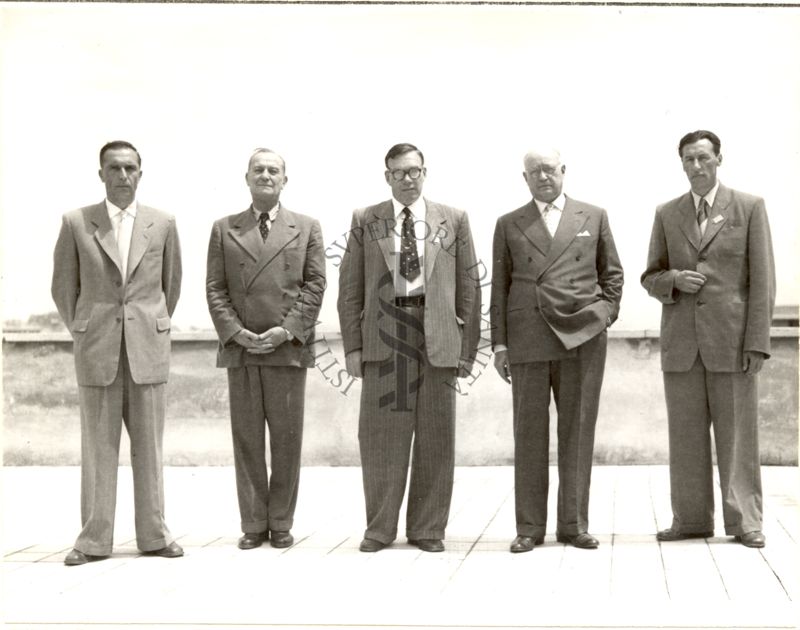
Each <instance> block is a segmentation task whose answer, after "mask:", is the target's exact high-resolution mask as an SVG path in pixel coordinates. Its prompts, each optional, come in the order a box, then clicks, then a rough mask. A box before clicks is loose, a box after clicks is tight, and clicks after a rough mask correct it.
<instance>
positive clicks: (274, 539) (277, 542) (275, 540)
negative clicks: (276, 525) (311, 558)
mask: <svg viewBox="0 0 800 630" xmlns="http://www.w3.org/2000/svg"><path fill="white" fill-rule="evenodd" d="M269 544H270V545H272V546H273V547H276V548H277V549H283V548H284V547H291V546H292V545H293V544H294V536H292V534H291V532H276V531H275V530H274V529H271V530H270V531H269Z"/></svg>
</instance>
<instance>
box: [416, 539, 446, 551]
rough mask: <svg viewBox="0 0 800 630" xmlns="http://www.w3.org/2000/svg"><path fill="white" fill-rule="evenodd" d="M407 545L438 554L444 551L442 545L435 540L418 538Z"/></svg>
mask: <svg viewBox="0 0 800 630" xmlns="http://www.w3.org/2000/svg"><path fill="white" fill-rule="evenodd" d="M408 544H409V545H414V546H416V547H419V548H420V549H421V550H422V551H427V552H430V553H438V552H440V551H444V543H443V542H442V541H441V540H438V539H436V538H420V539H419V540H411V539H410V538H409V540H408Z"/></svg>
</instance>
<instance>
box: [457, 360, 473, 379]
mask: <svg viewBox="0 0 800 630" xmlns="http://www.w3.org/2000/svg"><path fill="white" fill-rule="evenodd" d="M470 374H472V361H465V360H464V359H459V360H458V378H467V377H468V376H469V375H470Z"/></svg>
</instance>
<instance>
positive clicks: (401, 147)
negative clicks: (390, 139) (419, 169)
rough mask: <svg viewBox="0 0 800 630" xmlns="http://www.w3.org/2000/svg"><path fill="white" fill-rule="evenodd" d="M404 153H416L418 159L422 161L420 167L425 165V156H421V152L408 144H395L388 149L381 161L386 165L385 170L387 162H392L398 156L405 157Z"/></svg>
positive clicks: (387, 165)
mask: <svg viewBox="0 0 800 630" xmlns="http://www.w3.org/2000/svg"><path fill="white" fill-rule="evenodd" d="M406 153H417V154H418V155H419V159H420V160H422V165H423V166H424V165H425V156H424V155H422V151H420V150H419V149H418V148H417V147H415V146H414V145H413V144H409V143H408V142H401V143H400V144H396V145H394V146H393V147H392V148H391V149H389V152H388V153H387V154H386V157H385V158H384V159H383V163H384V164H386V168H389V160H393V159H394V158H396V157H397V156H398V155H405V154H406Z"/></svg>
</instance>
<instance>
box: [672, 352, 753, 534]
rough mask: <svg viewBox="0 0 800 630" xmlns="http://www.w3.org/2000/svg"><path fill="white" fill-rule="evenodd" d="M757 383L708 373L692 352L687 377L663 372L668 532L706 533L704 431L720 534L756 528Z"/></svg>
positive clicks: (710, 499) (710, 509)
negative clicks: (718, 508)
mask: <svg viewBox="0 0 800 630" xmlns="http://www.w3.org/2000/svg"><path fill="white" fill-rule="evenodd" d="M757 379H758V377H757V376H756V375H751V376H748V375H747V374H745V373H744V372H711V371H710V370H707V369H706V368H705V366H704V365H703V362H702V360H701V359H700V355H699V354H698V355H697V359H696V360H695V362H694V365H693V366H692V368H691V369H690V370H689V371H688V372H664V390H665V394H666V400H667V421H668V425H669V472H670V489H671V495H672V515H673V517H672V518H673V520H672V527H673V529H675V530H676V531H679V532H681V533H683V534H693V533H700V532H710V531H713V530H714V481H713V475H714V473H713V469H712V460H711V435H710V434H711V432H710V427H711V426H712V425H713V427H714V442H715V444H716V450H717V467H718V469H719V481H720V489H721V491H722V515H723V520H724V523H725V533H726V534H728V535H729V536H737V535H741V534H746V533H748V532H752V531H760V530H761V520H762V495H761V467H760V460H759V451H758V380H757Z"/></svg>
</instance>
